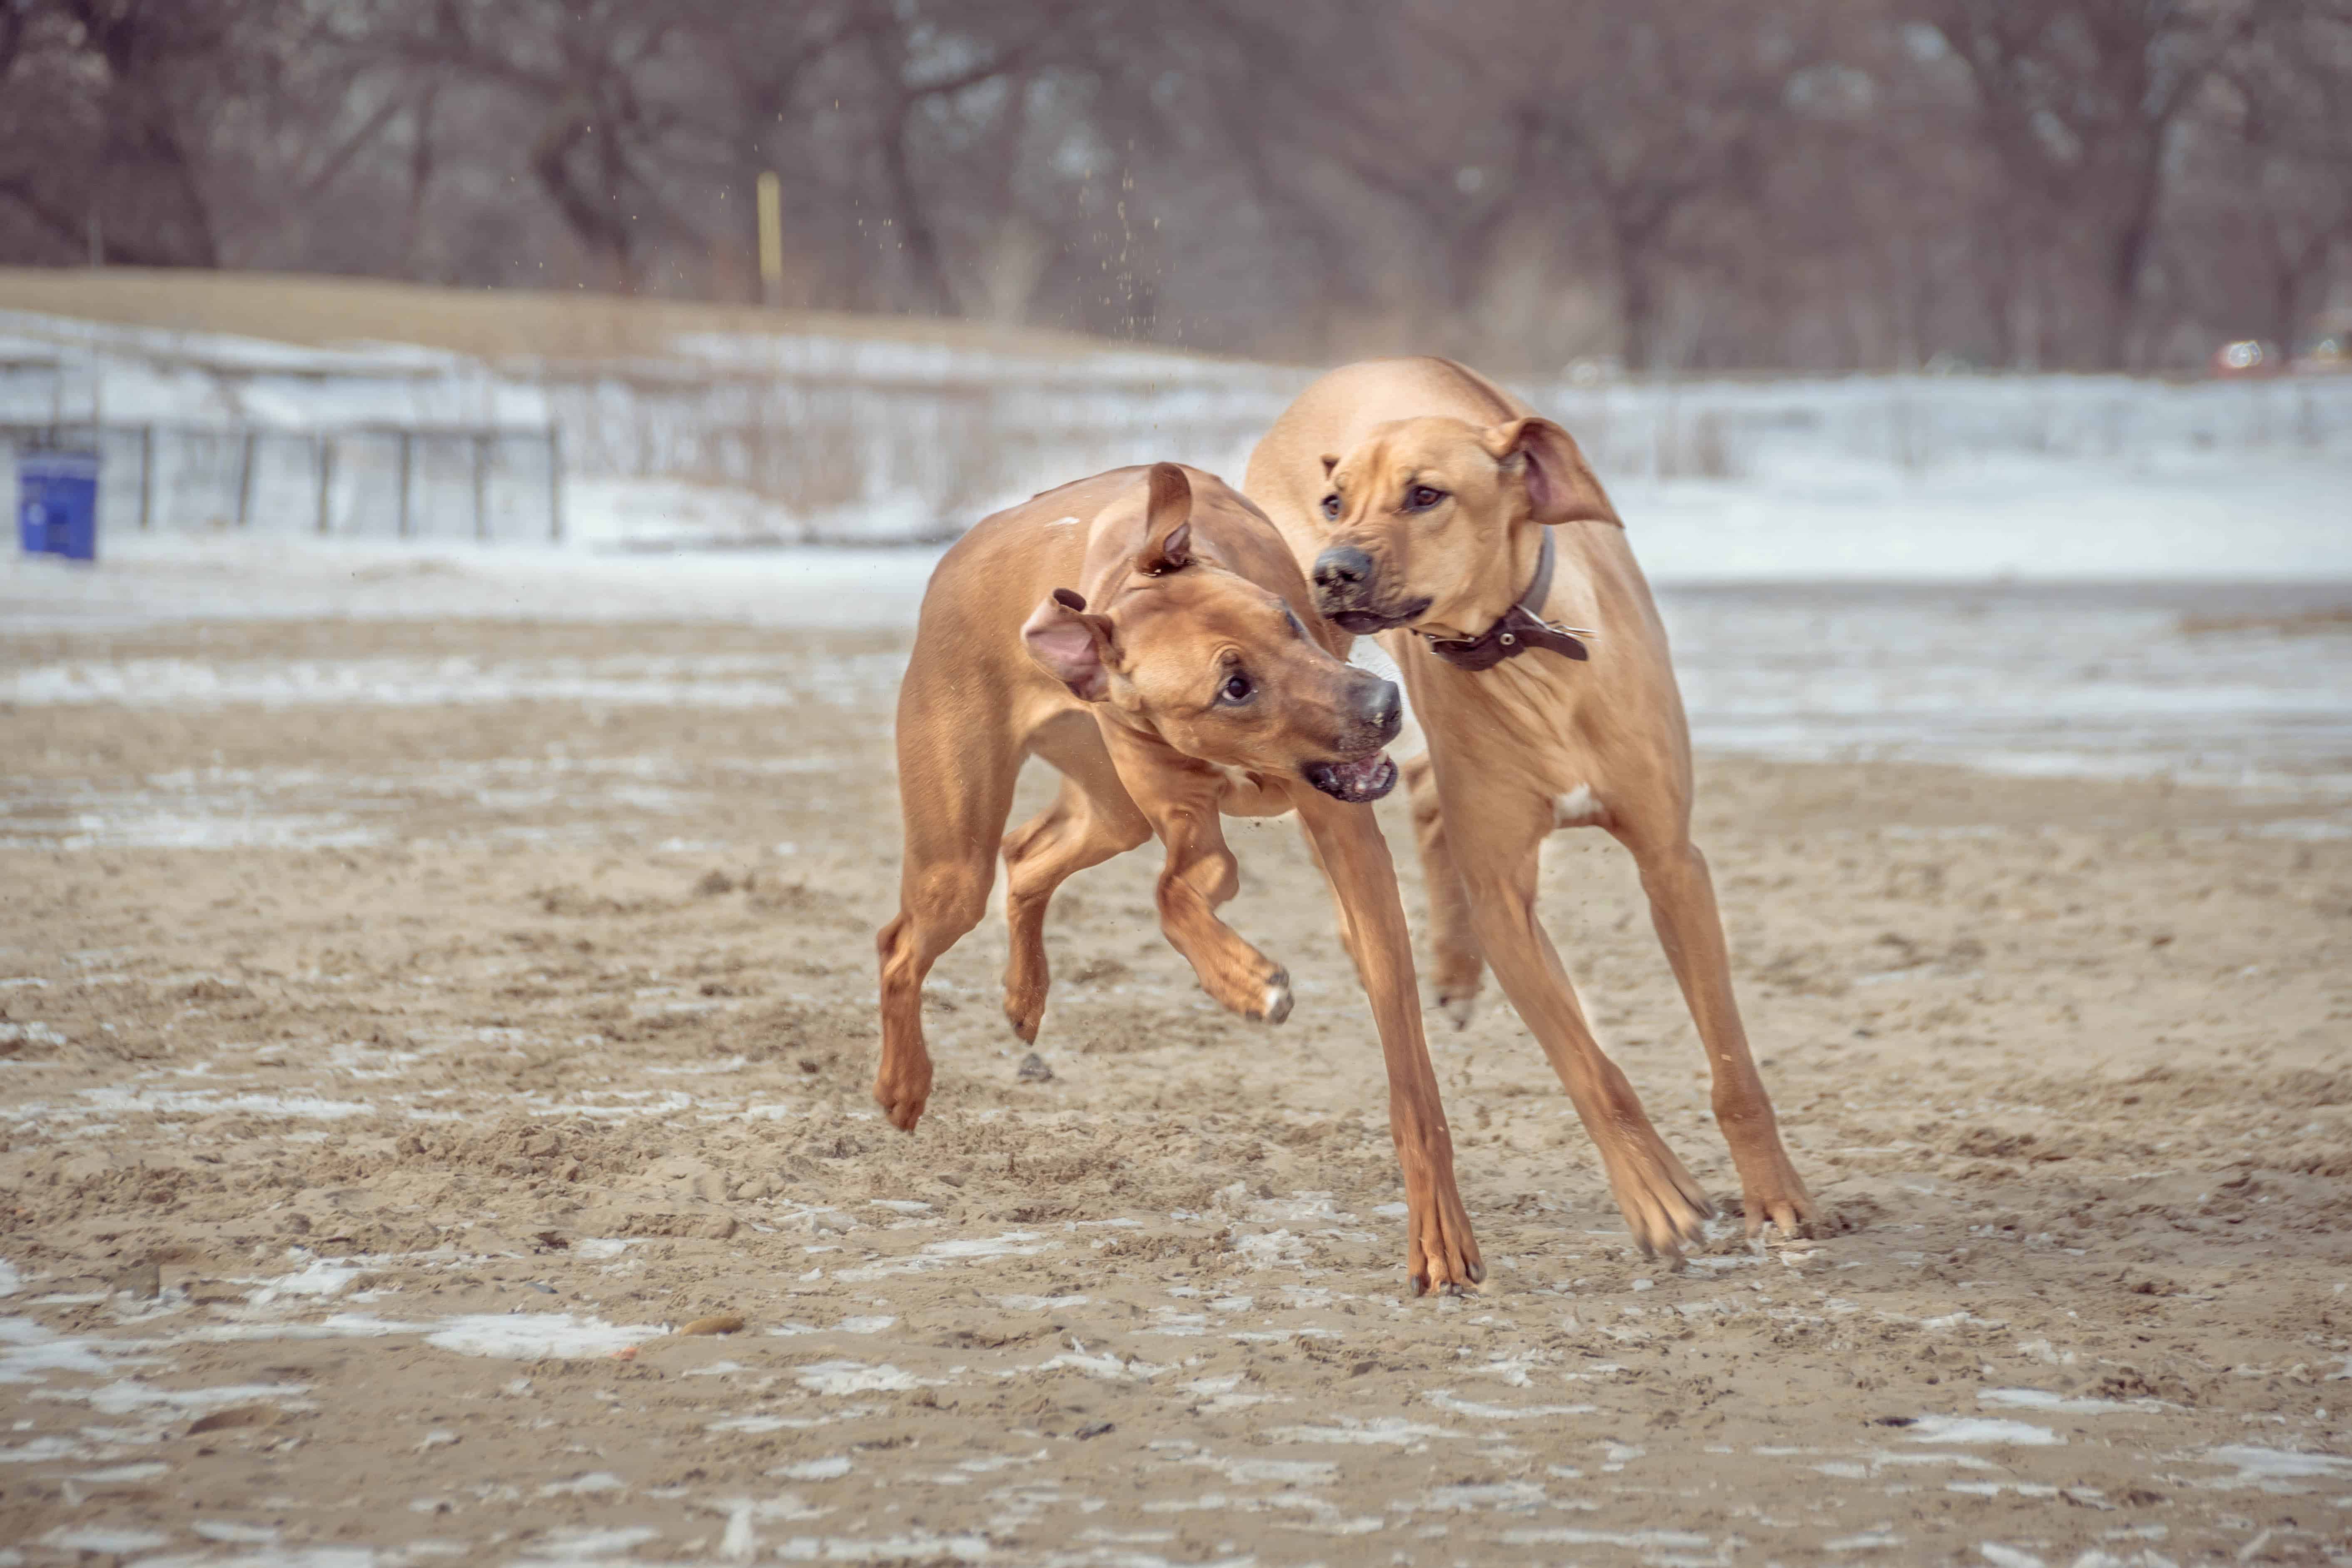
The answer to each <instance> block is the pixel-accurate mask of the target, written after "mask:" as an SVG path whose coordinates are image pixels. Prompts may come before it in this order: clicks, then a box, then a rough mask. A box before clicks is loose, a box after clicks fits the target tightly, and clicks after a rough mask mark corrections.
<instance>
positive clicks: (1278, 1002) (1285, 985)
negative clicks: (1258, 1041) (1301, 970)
mask: <svg viewBox="0 0 2352 1568" xmlns="http://www.w3.org/2000/svg"><path fill="white" fill-rule="evenodd" d="M1289 1016H1290V981H1289V979H1288V978H1287V977H1285V978H1283V979H1280V980H1276V981H1275V982H1274V983H1273V984H1269V985H1268V986H1267V987H1266V988H1265V1021H1266V1022H1267V1023H1269V1024H1279V1023H1281V1022H1282V1021H1283V1020H1284V1019H1285V1018H1287V1017H1289Z"/></svg>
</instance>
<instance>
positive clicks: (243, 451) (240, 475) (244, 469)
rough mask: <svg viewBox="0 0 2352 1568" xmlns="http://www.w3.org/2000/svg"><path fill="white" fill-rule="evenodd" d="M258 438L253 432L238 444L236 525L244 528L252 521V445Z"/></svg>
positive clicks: (246, 434)
mask: <svg viewBox="0 0 2352 1568" xmlns="http://www.w3.org/2000/svg"><path fill="white" fill-rule="evenodd" d="M259 439H260V437H258V436H257V435H256V434H255V433H254V432H253V431H250V430H247V432H246V433H245V439H244V440H243V441H242V442H241V443H239V450H238V455H237V464H236V525H237V527H239V528H243V527H245V526H246V525H247V523H249V522H250V521H252V520H253V457H254V444H255V443H256V442H257V441H258V440H259Z"/></svg>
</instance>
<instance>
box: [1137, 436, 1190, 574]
mask: <svg viewBox="0 0 2352 1568" xmlns="http://www.w3.org/2000/svg"><path fill="white" fill-rule="evenodd" d="M1191 563H1192V480H1190V479H1186V478H1185V477H1184V470H1183V469H1181V468H1178V467H1177V466H1176V465H1175V464H1173V463H1154V464H1152V465H1151V500H1150V501H1149V502H1148V503H1147V504H1146V505H1145V507H1144V512H1143V553H1142V554H1140V555H1138V556H1137V557H1136V558H1135V569H1136V570H1137V571H1139V572H1140V573H1142V574H1144V575H1145V576H1147V577H1157V576H1160V574H1163V573H1168V572H1181V571H1182V570H1183V569H1184V568H1185V567H1186V566H1188V565H1190V564H1191Z"/></svg>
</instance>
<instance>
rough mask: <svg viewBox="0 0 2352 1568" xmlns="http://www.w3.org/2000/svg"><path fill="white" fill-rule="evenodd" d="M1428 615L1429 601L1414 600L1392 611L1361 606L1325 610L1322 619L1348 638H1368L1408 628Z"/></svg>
mask: <svg viewBox="0 0 2352 1568" xmlns="http://www.w3.org/2000/svg"><path fill="white" fill-rule="evenodd" d="M1428 613H1429V601H1428V600H1427V599H1415V600H1414V601H1413V602H1412V603H1411V604H1409V605H1399V606H1398V607H1397V608H1395V609H1393V610H1375V609H1372V608H1370V606H1368V605H1350V606H1349V607H1348V608H1347V609H1344V610H1326V611H1324V612H1323V618H1324V619H1325V620H1327V621H1329V622H1330V623H1331V624H1332V625H1333V626H1337V627H1339V629H1340V630H1341V631H1343V632H1346V633H1347V634H1348V635H1349V636H1350V637H1370V636H1371V635H1372V634H1373V633H1375V632H1389V631H1394V630H1395V629H1396V628H1397V627H1399V626H1411V625H1412V623H1413V622H1415V621H1417V620H1419V619H1421V617H1422V616H1425V615H1427V614H1428Z"/></svg>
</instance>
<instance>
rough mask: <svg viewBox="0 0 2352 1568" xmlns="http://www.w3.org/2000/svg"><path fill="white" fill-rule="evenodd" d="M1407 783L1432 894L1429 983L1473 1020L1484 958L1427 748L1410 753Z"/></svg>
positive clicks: (1452, 1008) (1453, 1011)
mask: <svg viewBox="0 0 2352 1568" xmlns="http://www.w3.org/2000/svg"><path fill="white" fill-rule="evenodd" d="M1403 772H1404V782H1405V787H1406V788H1407V789H1408V790H1410V791H1411V792H1412V836H1413V838H1414V840H1415V842H1416V843H1417V844H1418V845H1419V847H1420V849H1421V875H1422V882H1423V886H1424V887H1425V888H1426V889H1427V890H1428V894H1429V937H1428V941H1429V956H1430V961H1431V962H1430V966H1429V985H1430V990H1431V991H1432V992H1433V994H1435V995H1436V997H1437V1005H1438V1006H1439V1008H1441V1009H1442V1010H1443V1011H1444V1014H1445V1016H1447V1017H1449V1018H1451V1019H1453V1020H1454V1027H1455V1028H1457V1029H1464V1028H1467V1027H1469V1026H1470V1018H1471V1016H1472V1015H1473V1014H1474V1013H1475V1012H1476V1011H1477V1008H1478V988H1479V984H1480V983H1481V982H1482V981H1483V980H1484V979H1485V977H1486V959H1485V958H1484V957H1482V956H1481V955H1480V953H1479V952H1478V933H1477V932H1476V931H1475V930H1474V929H1472V926H1471V923H1470V900H1469V898H1468V896H1467V895H1466V894H1465V893H1464V892H1463V890H1462V874H1461V872H1460V870H1459V869H1457V868H1456V867H1455V866H1454V847H1453V845H1452V844H1451V843H1450V842H1448V840H1447V838H1446V834H1445V814H1444V812H1443V811H1442V810H1440V809H1439V807H1438V804H1437V770H1436V769H1435V768H1434V767H1433V765H1432V764H1431V763H1430V760H1429V753H1428V752H1422V753H1421V754H1420V755H1418V756H1415V757H1410V758H1408V759H1406V761H1405V763H1404V767H1403Z"/></svg>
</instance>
